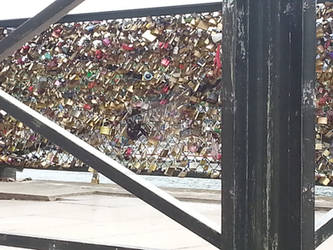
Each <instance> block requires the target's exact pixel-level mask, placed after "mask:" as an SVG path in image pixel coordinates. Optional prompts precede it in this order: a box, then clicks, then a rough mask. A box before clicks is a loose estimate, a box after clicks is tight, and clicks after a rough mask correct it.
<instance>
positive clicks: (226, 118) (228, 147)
mask: <svg viewBox="0 0 333 250" xmlns="http://www.w3.org/2000/svg"><path fill="white" fill-rule="evenodd" d="M222 15H223V18H224V19H223V27H224V29H223V32H224V34H223V38H224V39H223V44H222V50H223V65H222V67H223V80H224V81H223V84H224V85H223V86H224V88H223V113H222V119H223V120H222V124H223V132H222V133H223V134H222V138H223V142H222V143H223V146H222V150H223V216H222V220H223V221H222V224H223V233H222V235H223V237H224V238H223V249H225V250H227V249H228V250H229V249H232V250H236V249H237V250H241V249H244V250H245V249H275V250H285V249H295V250H296V249H302V250H310V249H311V250H312V249H314V238H313V229H314V222H313V218H314V214H313V213H314V212H313V210H314V209H313V208H314V197H313V196H314V194H313V192H314V102H313V97H314V95H313V94H314V60H315V1H312V0H306V1H292V0H266V1H263V0H248V1H245V0H235V1H227V0H225V1H223V13H222Z"/></svg>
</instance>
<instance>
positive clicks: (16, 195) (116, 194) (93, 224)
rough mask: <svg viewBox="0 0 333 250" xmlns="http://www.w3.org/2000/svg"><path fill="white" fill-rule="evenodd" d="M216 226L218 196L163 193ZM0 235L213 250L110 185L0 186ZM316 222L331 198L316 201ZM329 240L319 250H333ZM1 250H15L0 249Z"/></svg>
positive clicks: (175, 191)
mask: <svg viewBox="0 0 333 250" xmlns="http://www.w3.org/2000/svg"><path fill="white" fill-rule="evenodd" d="M166 191H167V192H169V193H170V194H172V195H174V196H176V197H177V198H179V199H180V200H186V201H185V204H186V205H187V206H189V207H190V208H192V209H193V210H196V211H198V212H199V213H201V214H202V215H204V216H206V217H207V218H209V219H210V220H212V221H214V222H216V224H217V225H220V224H221V217H220V215H221V205H220V193H219V192H217V191H207V190H192V189H167V190H166ZM0 199H3V200H0V221H1V223H0V232H5V233H12V234H24V235H32V236H41V237H50V238H56V239H65V240H72V241H82V242H90V243H97V244H105V245H130V246H138V247H143V248H157V249H186V250H189V249H193V250H199V249H200V250H210V249H216V248H214V247H213V246H211V245H210V244H209V243H207V242H206V241H204V240H203V239H201V238H200V237H198V236H196V235H195V234H193V233H191V232H190V231H189V230H187V229H185V228H184V227H182V226H181V225H179V224H178V223H176V222H174V221H172V220H171V219H169V218H168V217H166V216H165V215H163V214H162V213H160V212H158V211H157V210H155V209H153V208H152V207H150V206H149V205H147V204H146V203H144V202H142V201H141V200H139V199H137V198H134V197H132V196H131V195H130V194H129V193H128V192H126V191H125V190H123V189H121V188H119V187H118V186H116V185H112V184H100V185H92V184H86V183H85V184H83V183H63V182H49V181H48V182H44V181H29V182H21V183H20V182H15V183H0ZM316 206H317V209H318V211H317V212H316V217H317V218H319V217H321V216H322V215H323V214H325V212H326V211H327V210H328V209H330V208H333V198H328V197H318V199H317V203H316ZM332 245H333V238H332V237H331V239H330V241H329V242H325V243H324V244H323V245H322V246H320V247H319V248H317V249H318V250H332ZM0 249H8V250H10V249H18V248H7V247H2V246H0Z"/></svg>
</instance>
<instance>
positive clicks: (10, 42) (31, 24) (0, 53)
mask: <svg viewBox="0 0 333 250" xmlns="http://www.w3.org/2000/svg"><path fill="white" fill-rule="evenodd" d="M83 1H84V0H57V1H55V2H53V3H52V4H50V5H49V6H48V7H46V8H45V9H44V10H42V11H41V12H39V13H38V14H37V15H36V16H34V17H33V18H31V19H28V20H26V21H25V22H24V23H23V24H22V25H21V26H20V27H18V28H17V29H16V30H15V31H14V32H13V33H11V34H10V35H9V36H7V37H5V38H4V39H2V40H1V41H0V61H2V60H3V59H5V58H6V57H8V56H10V55H12V54H13V53H14V52H15V51H16V50H17V49H18V48H19V47H20V46H22V45H23V44H24V43H26V42H28V41H30V40H31V39H32V38H33V37H34V36H35V35H38V34H40V33H41V32H42V31H44V30H46V29H47V28H48V27H49V26H50V25H51V24H53V23H55V22H57V21H58V20H59V19H61V18H62V17H63V16H64V15H66V14H67V13H68V12H69V11H70V10H72V9H73V8H75V7H76V6H78V5H79V4H80V3H82V2H83ZM26 4H29V3H28V2H26Z"/></svg>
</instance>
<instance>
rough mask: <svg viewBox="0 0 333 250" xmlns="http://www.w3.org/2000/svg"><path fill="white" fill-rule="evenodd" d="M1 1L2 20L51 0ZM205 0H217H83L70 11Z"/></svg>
mask: <svg viewBox="0 0 333 250" xmlns="http://www.w3.org/2000/svg"><path fill="white" fill-rule="evenodd" d="M2 2H3V3H2V5H1V17H0V19H2V20H4V19H13V18H23V17H31V16H34V15H35V14H37V13H38V12H39V11H41V10H42V9H43V8H45V7H46V6H48V5H49V4H50V3H52V2H53V0H28V1H23V0H8V1H7V0H6V1H2ZM207 2H217V0H181V1H180V0H168V1H166V0H155V1H151V0H141V1H139V0H121V1H119V0H116V1H115V0H85V1H84V2H83V3H81V5H79V6H78V7H76V8H75V9H74V10H72V11H71V12H70V13H71V14H75V13H87V12H98V11H111V10H124V9H137V8H148V7H158V6H171V5H182V4H192V3H207Z"/></svg>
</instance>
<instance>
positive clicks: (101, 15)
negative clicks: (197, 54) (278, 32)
mask: <svg viewBox="0 0 333 250" xmlns="http://www.w3.org/2000/svg"><path fill="white" fill-rule="evenodd" d="M221 9H222V2H221V1H218V2H211V3H199V4H186V5H176V6H163V7H154V8H144V9H128V10H115V11H103V12H93V13H82V14H71V15H66V16H64V17H63V18H61V19H60V20H59V23H70V22H86V21H101V20H109V19H118V18H121V19H123V18H133V17H134V18H138V17H147V16H163V15H176V14H187V13H202V12H213V11H221ZM26 20H27V18H18V19H8V20H0V27H17V26H19V25H21V24H22V23H23V22H25V21H26Z"/></svg>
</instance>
